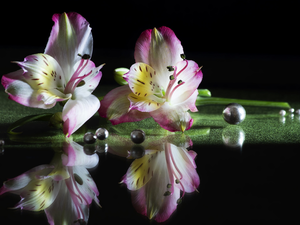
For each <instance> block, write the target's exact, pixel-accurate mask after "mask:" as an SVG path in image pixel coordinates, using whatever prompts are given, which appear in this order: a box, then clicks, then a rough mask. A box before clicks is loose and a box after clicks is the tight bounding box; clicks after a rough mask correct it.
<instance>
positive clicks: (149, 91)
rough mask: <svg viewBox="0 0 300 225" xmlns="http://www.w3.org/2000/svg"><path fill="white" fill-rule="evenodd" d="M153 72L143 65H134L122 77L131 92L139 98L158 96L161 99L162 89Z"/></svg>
mask: <svg viewBox="0 0 300 225" xmlns="http://www.w3.org/2000/svg"><path fill="white" fill-rule="evenodd" d="M156 77H157V75H156V72H155V70H154V69H153V68H152V67H151V66H149V65H147V64H145V63H135V64H133V65H132V66H131V68H130V71H129V72H128V73H127V74H125V75H124V78H125V79H126V80H127V82H128V84H129V87H130V89H131V90H132V92H133V93H134V94H135V95H136V96H139V97H147V96H149V95H154V94H156V95H158V96H161V97H162V88H163V87H161V86H160V85H159V82H158V79H157V78H156Z"/></svg>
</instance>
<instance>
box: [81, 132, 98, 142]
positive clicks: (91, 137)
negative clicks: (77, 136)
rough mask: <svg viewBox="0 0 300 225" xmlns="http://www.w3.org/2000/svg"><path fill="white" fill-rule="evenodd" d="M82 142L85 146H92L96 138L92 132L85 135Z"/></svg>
mask: <svg viewBox="0 0 300 225" xmlns="http://www.w3.org/2000/svg"><path fill="white" fill-rule="evenodd" d="M83 141H84V142H85V143H87V144H93V143H95V142H96V136H95V135H94V134H93V133H92V132H87V133H85V135H84V137H83Z"/></svg>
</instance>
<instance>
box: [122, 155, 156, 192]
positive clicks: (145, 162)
mask: <svg viewBox="0 0 300 225" xmlns="http://www.w3.org/2000/svg"><path fill="white" fill-rule="evenodd" d="M160 153H161V151H158V150H146V152H145V155H144V156H143V157H141V158H139V159H135V160H134V161H133V162H132V164H131V165H130V167H129V168H128V170H127V173H126V174H125V175H124V176H123V178H122V181H121V182H122V183H125V184H126V185H127V188H128V189H129V190H131V191H134V190H138V189H140V188H141V187H143V186H144V185H145V184H147V182H148V181H149V180H150V179H151V178H152V177H153V170H154V168H155V165H156V164H157V162H156V161H157V158H158V157H157V155H159V156H160V155H161V154H160ZM157 175H158V174H157Z"/></svg>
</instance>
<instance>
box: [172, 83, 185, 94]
mask: <svg viewBox="0 0 300 225" xmlns="http://www.w3.org/2000/svg"><path fill="white" fill-rule="evenodd" d="M183 84H185V82H181V83H179V82H178V84H177V85H176V86H175V87H174V88H173V90H172V91H171V93H170V94H169V97H170V96H172V95H173V93H174V91H175V90H176V89H177V88H178V87H180V86H181V85H183Z"/></svg>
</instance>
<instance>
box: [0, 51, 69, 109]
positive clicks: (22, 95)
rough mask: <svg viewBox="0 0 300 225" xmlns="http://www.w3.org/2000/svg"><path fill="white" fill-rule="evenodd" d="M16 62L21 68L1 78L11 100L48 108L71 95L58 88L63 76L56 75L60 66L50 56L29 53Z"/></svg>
mask: <svg viewBox="0 0 300 225" xmlns="http://www.w3.org/2000/svg"><path fill="white" fill-rule="evenodd" d="M36 60H38V61H36ZM18 64H19V65H20V66H21V67H22V68H23V70H17V71H15V72H12V73H9V74H6V75H4V76H3V77H2V80H1V82H2V85H3V86H4V88H5V89H6V90H5V92H6V93H8V94H9V98H10V99H11V100H13V101H16V102H18V103H20V104H22V105H25V106H30V107H35V108H44V109H48V108H51V107H53V106H54V105H55V103H56V102H57V101H63V100H66V99H68V98H70V97H71V96H70V95H65V94H64V93H62V92H61V91H60V90H58V89H59V88H60V87H61V85H63V83H64V81H63V76H61V75H58V74H61V69H60V66H59V65H58V64H57V62H56V61H55V59H53V58H52V57H51V56H48V55H45V54H36V55H31V56H28V57H26V58H25V60H24V62H19V63H18ZM57 72H58V73H57Z"/></svg>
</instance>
